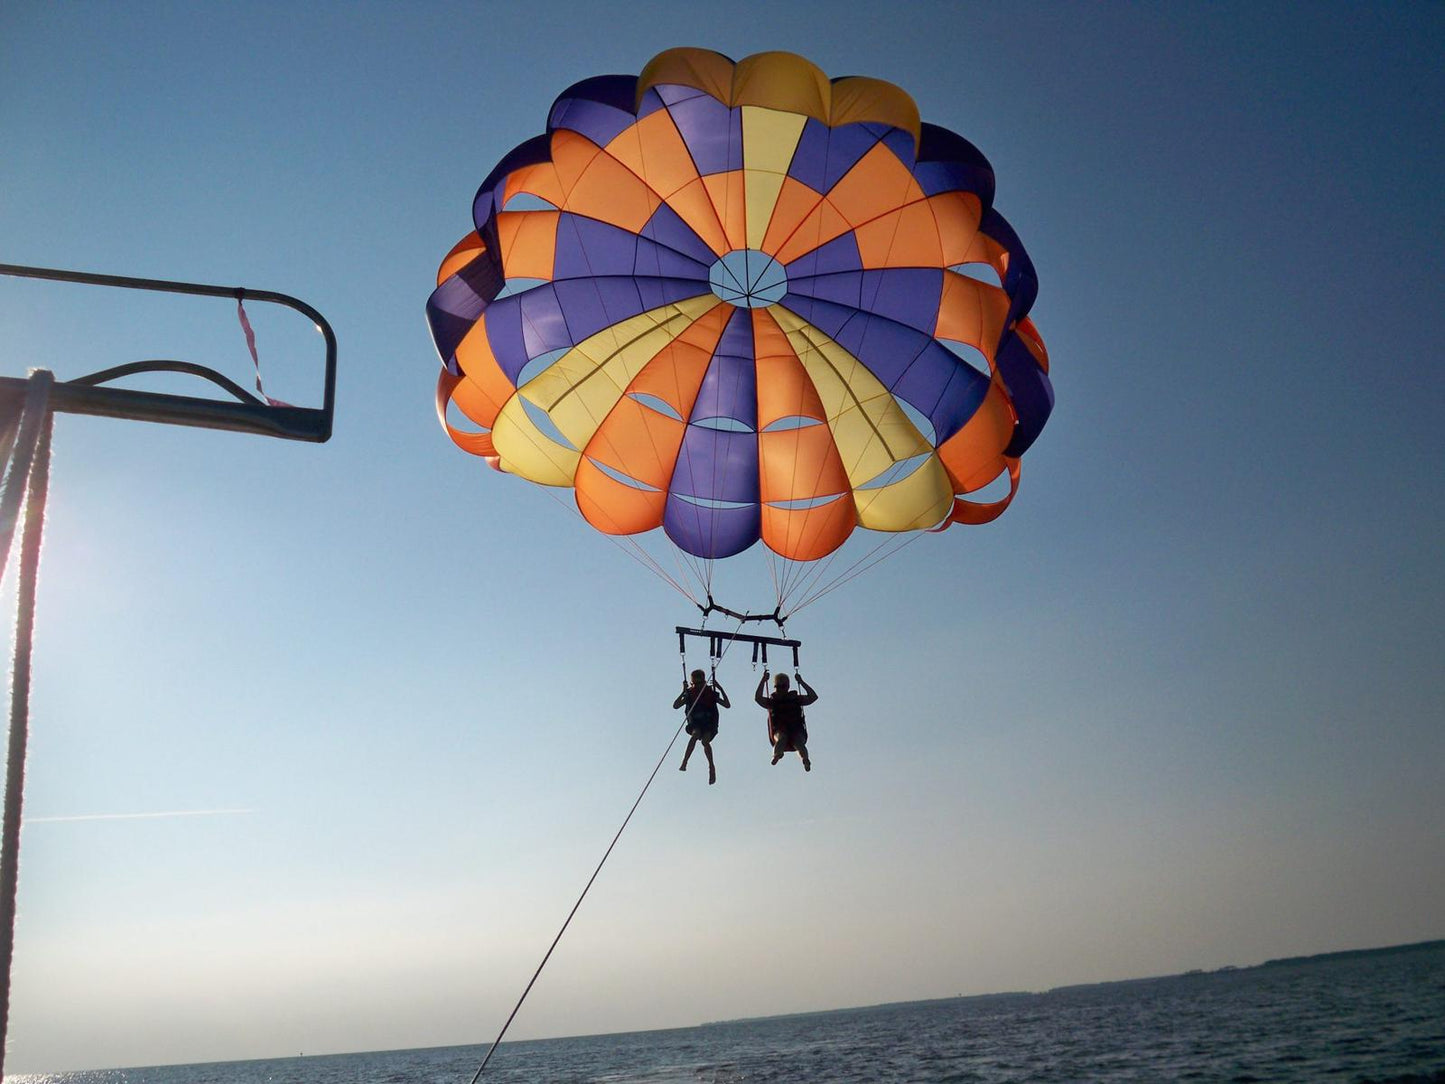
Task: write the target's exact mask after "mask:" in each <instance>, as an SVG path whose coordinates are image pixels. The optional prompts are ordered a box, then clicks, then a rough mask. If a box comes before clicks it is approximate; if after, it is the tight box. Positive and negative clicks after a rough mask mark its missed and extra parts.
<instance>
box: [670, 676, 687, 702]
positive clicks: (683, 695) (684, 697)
mask: <svg viewBox="0 0 1445 1084" xmlns="http://www.w3.org/2000/svg"><path fill="white" fill-rule="evenodd" d="M686 703H687V682H685V681H684V682H683V683H682V692H680V693H678V694H677V699H676V700H674V701H673V702H672V706H673V707H675V708H680V707H682V706H683V705H684V704H686Z"/></svg>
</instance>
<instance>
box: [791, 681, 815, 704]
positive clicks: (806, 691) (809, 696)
mask: <svg viewBox="0 0 1445 1084" xmlns="http://www.w3.org/2000/svg"><path fill="white" fill-rule="evenodd" d="M794 676H795V677H797V679H798V684H799V685H801V686H802V688H803V699H802V703H803V704H805V705H806V704H811V703H812V702H813V701H814V700H817V699H818V691H817V690H816V689H814V688H813V686H811V685H809V684H808V683H807V682H806V681H804V680H803V675H802V674H796V675H794Z"/></svg>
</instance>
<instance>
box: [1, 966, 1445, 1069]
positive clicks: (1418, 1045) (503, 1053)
mask: <svg viewBox="0 0 1445 1084" xmlns="http://www.w3.org/2000/svg"><path fill="white" fill-rule="evenodd" d="M485 1053H486V1047H485V1046H458V1047H439V1048H434V1049H428V1050H395V1051H385V1052H378V1053H371V1054H340V1055H335V1056H327V1057H307V1058H285V1059H279V1060H275V1061H243V1062H223V1063H217V1064H212V1065H177V1066H165V1067H160V1068H150V1069H112V1070H106V1071H98V1072H84V1073H59V1074H51V1075H35V1076H19V1077H12V1076H7V1077H6V1078H5V1080H6V1084H10V1082H11V1081H17V1082H24V1084H467V1082H469V1081H470V1080H471V1079H472V1075H473V1074H474V1073H475V1072H476V1069H477V1066H478V1065H480V1064H481V1059H482V1057H483V1055H484V1054H485ZM524 1081H525V1082H528V1084H553V1082H555V1084H563V1082H567V1084H642V1082H646V1084H674V1082H678V1084H681V1082H687V1084H723V1082H733V1081H756V1082H768V1081H826V1082H831V1084H867V1082H894V1081H908V1082H920V1084H923V1082H940V1084H941V1082H945V1081H947V1082H959V1084H963V1082H978V1084H1001V1082H1005V1081H1028V1082H1039V1084H1047V1082H1058V1084H1080V1082H1095V1081H1097V1082H1101V1084H1116V1082H1124V1081H1138V1082H1142V1081H1159V1082H1165V1081H1203V1082H1212V1081H1220V1082H1228V1084H1264V1082H1269V1084H1276V1082H1279V1084H1293V1082H1315V1081H1338V1082H1340V1084H1367V1082H1368V1084H1445V942H1433V943H1431V944H1429V945H1426V946H1419V947H1413V948H1409V949H1401V950H1394V951H1389V952H1379V953H1373V954H1368V955H1347V956H1343V957H1336V958H1318V957H1317V958H1314V959H1309V960H1303V961H1299V962H1284V963H1278V964H1270V965H1266V966H1263V967H1257V968H1246V969H1241V970H1225V971H1217V972H1210V973H1208V974H1191V975H1181V976H1175V977H1171V978H1159V979H1139V980H1135V981H1131V982H1120V983H1109V984H1105V985H1099V986H1081V987H1069V988H1064V989H1059V990H1052V991H1049V992H1048V993H1041V994H995V995H989V996H984V997H967V998H949V999H946V1000H942V1001H918V1002H910V1003H906V1004H899V1005H882V1006H876V1007H873V1008H865V1009H843V1010H838V1011H835V1012H822V1013H808V1014H803V1015H796V1016H780V1017H769V1018H765V1019H759V1020H742V1021H732V1022H727V1023H718V1024H706V1025H703V1026H701V1027H693V1028H676V1029H671V1030H667V1031H646V1032H634V1033H631V1034H626V1035H601V1036H593V1037H588V1038H575V1039H547V1040H536V1041H529V1042H509V1043H504V1044H503V1045H502V1047H501V1048H500V1049H499V1050H498V1051H497V1053H496V1055H495V1056H494V1057H493V1058H492V1061H491V1064H490V1065H488V1066H487V1070H486V1072H485V1073H484V1074H483V1075H482V1078H481V1082H480V1084H489V1082H490V1084H503V1082H506V1084H521V1082H524Z"/></svg>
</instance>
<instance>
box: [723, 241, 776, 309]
mask: <svg viewBox="0 0 1445 1084" xmlns="http://www.w3.org/2000/svg"><path fill="white" fill-rule="evenodd" d="M707 282H708V285H709V286H711V287H712V292H713V293H715V294H717V296H718V297H720V298H722V299H723V300H724V301H726V302H728V303H729V304H732V305H736V306H737V307H738V308H740V309H741V308H748V309H760V308H763V307H765V306H767V305H773V304H776V303H777V302H779V301H781V300H782V299H783V295H784V294H786V293H787V292H788V273H787V272H786V271H784V270H783V265H782V264H780V263H778V261H777V260H775V259H773V257H771V256H769V255H768V254H767V253H766V252H759V251H758V250H757V249H755V248H737V249H733V251H731V252H729V253H728V254H727V255H726V256H724V257H722V259H720V260H718V261H717V262H716V263H714V264H713V265H712V268H711V269H710V270H709V271H708V273H707Z"/></svg>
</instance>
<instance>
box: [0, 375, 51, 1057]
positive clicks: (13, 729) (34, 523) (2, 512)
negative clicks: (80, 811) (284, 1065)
mask: <svg viewBox="0 0 1445 1084" xmlns="http://www.w3.org/2000/svg"><path fill="white" fill-rule="evenodd" d="M53 383H54V377H53V376H52V375H51V374H50V373H48V372H44V371H41V372H37V373H34V374H33V375H32V376H31V378H30V387H29V388H28V389H27V393H26V397H25V407H24V413H23V414H22V415H21V417H20V425H19V433H18V435H17V437H16V441H15V449H14V454H13V456H12V458H11V461H10V471H9V474H8V475H7V477H6V480H5V490H4V493H3V494H0V570H3V568H4V566H5V564H7V563H8V558H9V555H10V544H11V542H12V541H13V539H14V536H15V524H16V519H17V518H18V514H19V510H20V501H21V498H22V496H24V497H26V498H27V499H26V501H25V531H24V533H23V535H22V537H21V544H20V575H19V583H18V585H17V590H16V619H15V661H14V669H13V670H12V674H11V680H10V740H9V749H8V753H7V756H6V763H5V819H4V826H3V847H0V1077H3V1075H4V1072H5V1045H6V1040H7V1039H8V1037H9V1032H10V966H11V963H12V961H13V960H14V956H15V900H16V894H17V890H18V888H19V881H20V824H21V812H22V807H23V803H24V795H25V752H26V746H27V744H28V742H29V737H30V663H31V645H32V642H33V638H34V632H35V585H36V579H37V576H38V574H39V571H40V539H41V532H42V530H43V528H44V522H45V497H46V492H47V490H48V488H49V481H50V429H51V423H52V415H51V413H50V387H51V385H52V384H53Z"/></svg>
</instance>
